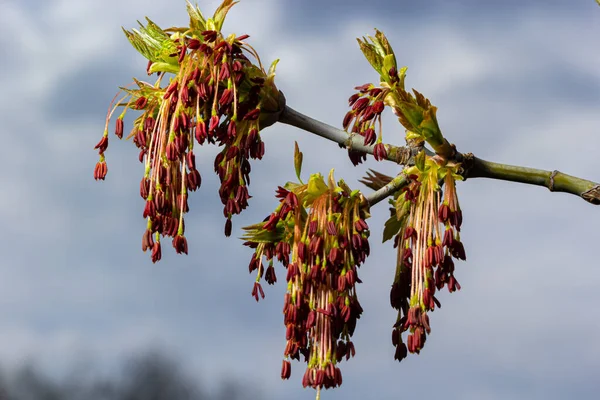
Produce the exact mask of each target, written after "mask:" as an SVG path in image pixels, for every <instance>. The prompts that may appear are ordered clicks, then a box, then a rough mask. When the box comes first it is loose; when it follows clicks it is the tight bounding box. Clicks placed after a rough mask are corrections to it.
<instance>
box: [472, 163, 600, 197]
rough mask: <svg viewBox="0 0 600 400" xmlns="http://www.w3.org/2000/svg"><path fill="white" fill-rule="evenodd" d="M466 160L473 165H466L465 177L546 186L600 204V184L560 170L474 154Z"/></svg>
mask: <svg viewBox="0 0 600 400" xmlns="http://www.w3.org/2000/svg"><path fill="white" fill-rule="evenodd" d="M464 157H465V160H469V158H471V162H472V164H471V165H467V166H466V171H465V178H490V179H498V180H503V181H510V182H520V183H526V184H529V185H536V186H544V187H547V188H548V189H549V190H550V191H551V192H564V193H570V194H574V195H575V196H578V197H581V198H582V199H584V200H585V201H587V202H589V203H591V204H595V205H599V204H600V184H598V183H596V182H592V181H588V180H586V179H582V178H577V177H575V176H571V175H567V174H564V173H562V172H559V171H545V170H542V169H536V168H528V167H518V166H514V165H507V164H499V163H495V162H491V161H485V160H482V159H480V158H477V157H474V156H472V155H464Z"/></svg>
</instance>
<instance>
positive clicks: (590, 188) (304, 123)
mask: <svg viewBox="0 0 600 400" xmlns="http://www.w3.org/2000/svg"><path fill="white" fill-rule="evenodd" d="M278 121H279V122H282V123H284V124H288V125H292V126H295V127H297V128H300V129H303V130H305V131H308V132H311V133H314V134H315V135H318V136H321V137H323V138H325V139H328V140H331V141H333V142H336V143H338V144H339V145H341V146H343V147H345V148H348V149H353V150H357V151H362V152H365V153H368V154H373V146H365V144H364V140H363V137H362V136H360V135H352V136H350V135H348V133H347V132H346V131H343V130H341V129H338V128H335V127H333V126H331V125H328V124H326V123H323V122H321V121H317V120H316V119H313V118H311V117H309V116H306V115H304V114H302V113H299V112H298V111H296V110H294V109H292V108H290V107H288V106H284V108H283V110H282V112H281V114H280V115H279V120H278ZM385 148H386V150H387V153H388V160H390V161H393V162H396V163H398V164H402V165H406V164H408V162H409V160H410V158H411V156H413V155H414V154H412V150H413V149H411V148H409V147H401V146H393V145H389V144H386V145H385ZM453 161H460V162H462V163H463V168H464V171H463V174H462V175H463V176H464V177H465V178H489V179H498V180H503V181H510V182H520V183H526V184H529V185H536V186H544V187H546V188H548V189H549V190H550V191H551V192H564V193H570V194H573V195H576V196H578V197H581V198H582V199H584V200H586V201H587V202H589V203H591V204H594V205H600V184H598V183H596V182H592V181H588V180H585V179H582V178H578V177H575V176H571V175H567V174H564V173H562V172H559V171H545V170H541V169H536V168H528V167H519V166H513V165H507V164H499V163H495V162H491V161H485V160H482V159H480V158H477V157H475V156H473V155H472V154H462V153H460V152H458V151H456V152H455V154H454V160H453ZM404 185H406V178H405V177H404V175H403V174H401V175H398V176H397V177H396V178H394V179H393V180H392V181H391V182H390V183H388V184H387V185H385V186H384V187H382V188H381V189H379V190H377V191H375V192H373V193H371V194H370V195H368V196H367V197H366V199H367V201H368V202H369V204H370V205H371V206H373V205H375V204H377V203H378V202H380V201H381V200H383V199H384V198H386V197H387V196H389V195H391V194H393V193H394V192H396V191H397V190H400V189H401V188H402V187H404Z"/></svg>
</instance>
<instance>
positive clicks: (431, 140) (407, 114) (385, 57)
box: [342, 30, 449, 166]
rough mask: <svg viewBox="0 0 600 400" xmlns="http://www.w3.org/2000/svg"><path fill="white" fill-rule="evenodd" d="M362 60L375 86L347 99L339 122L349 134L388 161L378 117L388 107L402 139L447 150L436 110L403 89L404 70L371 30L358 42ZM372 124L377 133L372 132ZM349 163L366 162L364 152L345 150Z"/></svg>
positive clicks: (380, 36)
mask: <svg viewBox="0 0 600 400" xmlns="http://www.w3.org/2000/svg"><path fill="white" fill-rule="evenodd" d="M358 44H359V46H360V49H361V50H362V52H363V54H364V56H365V58H366V59H367V60H368V61H369V63H370V64H371V66H372V67H373V68H374V69H375V71H376V72H377V73H378V74H379V77H380V82H379V85H375V84H372V83H366V84H364V85H362V86H358V87H356V88H355V90H357V92H356V93H354V94H353V95H352V96H350V98H349V99H348V105H349V106H350V110H349V111H348V112H347V113H346V115H345V116H344V120H343V122H342V125H343V128H344V130H346V131H347V132H348V134H349V135H356V134H358V135H360V136H362V137H363V143H364V145H365V146H369V145H373V157H374V158H375V160H377V161H380V160H385V159H387V158H388V149H386V146H385V144H384V143H383V137H382V124H381V114H382V113H383V111H384V109H385V108H386V107H390V108H391V109H392V111H393V112H394V114H395V115H396V116H397V117H398V121H399V122H400V123H401V124H402V126H404V128H405V129H406V140H407V141H413V142H416V143H419V144H422V143H424V142H427V143H428V144H429V145H431V146H432V148H433V149H434V150H435V151H436V152H437V151H438V150H444V151H446V150H447V146H449V144H448V142H447V141H446V140H445V139H444V137H443V135H442V133H441V131H440V128H439V126H438V122H437V118H436V111H437V108H436V107H434V106H432V105H431V102H430V101H429V100H428V99H426V98H425V96H423V95H422V94H421V93H419V92H418V91H416V90H415V89H413V90H412V93H410V92H408V91H407V90H406V89H405V85H404V81H405V78H406V71H407V68H406V67H402V68H400V69H398V65H397V62H396V56H395V54H394V50H393V49H392V47H391V45H390V43H389V41H388V40H387V38H386V37H385V35H384V34H383V33H382V32H380V31H378V30H375V36H374V37H371V36H368V39H366V38H363V39H358ZM376 124H377V125H378V126H377V128H378V131H377V133H376V132H375V127H376ZM348 156H349V157H350V161H351V162H352V164H354V165H355V166H356V165H358V164H360V163H362V162H363V161H365V160H366V158H367V155H366V153H364V152H362V151H358V150H354V149H352V148H349V149H348Z"/></svg>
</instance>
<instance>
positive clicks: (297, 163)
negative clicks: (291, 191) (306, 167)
mask: <svg viewBox="0 0 600 400" xmlns="http://www.w3.org/2000/svg"><path fill="white" fill-rule="evenodd" d="M302 157H303V155H302V152H301V151H300V148H299V147H298V142H294V168H295V169H296V176H297V177H298V181H299V182H300V183H304V182H302V178H301V177H300V174H301V173H302Z"/></svg>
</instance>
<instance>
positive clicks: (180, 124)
mask: <svg viewBox="0 0 600 400" xmlns="http://www.w3.org/2000/svg"><path fill="white" fill-rule="evenodd" d="M234 4H235V2H234V1H231V0H225V1H223V3H222V4H221V6H220V7H219V8H218V9H217V10H216V12H215V14H214V16H213V18H209V19H205V18H204V17H203V15H202V13H201V12H200V10H199V9H198V8H197V7H194V6H192V5H191V4H190V3H188V13H189V16H190V24H189V27H185V28H171V29H167V30H163V29H161V28H160V27H159V26H158V25H156V24H155V23H154V22H152V21H151V20H149V19H147V24H146V26H144V25H141V24H140V27H139V28H138V29H134V30H132V31H127V30H125V34H126V36H127V38H128V39H129V41H130V42H131V44H132V45H133V46H134V47H135V48H136V50H138V51H139V52H140V53H141V54H142V55H144V57H146V58H147V59H148V60H149V61H148V67H147V73H148V75H153V74H154V73H156V74H158V78H157V80H156V81H155V83H154V84H150V83H146V82H143V81H140V80H137V79H134V85H135V88H131V87H125V88H121V92H119V93H124V94H123V96H122V97H121V98H119V99H118V100H117V98H118V96H119V94H117V96H115V98H114V99H113V102H112V103H111V107H110V108H109V112H108V115H107V118H106V126H105V130H104V135H103V137H102V139H101V140H100V142H99V143H98V144H97V145H96V147H95V148H96V149H97V150H98V152H99V154H100V161H99V162H98V164H97V165H96V168H95V170H94V177H95V179H97V180H99V179H100V180H103V179H104V178H105V176H106V172H107V168H106V162H105V156H104V152H105V151H106V149H107V147H108V126H109V121H110V119H111V118H112V116H113V114H114V113H115V111H116V109H117V108H118V107H123V108H124V109H123V111H122V113H121V114H120V115H119V116H118V118H117V120H116V125H115V135H116V136H117V137H119V138H121V137H122V136H123V129H124V128H123V126H124V122H123V119H124V116H125V114H126V112H127V110H136V111H138V112H140V113H141V115H140V116H139V117H137V119H135V121H134V123H133V129H132V130H131V133H130V134H129V136H128V138H132V139H133V143H134V144H135V145H136V146H137V147H138V148H139V150H140V152H139V160H140V162H142V163H143V164H144V167H145V170H144V176H143V178H142V180H141V182H140V195H141V197H142V198H143V199H144V200H145V201H146V205H145V208H144V212H143V216H144V218H147V221H148V223H147V225H148V228H147V232H148V231H149V232H151V233H152V234H153V235H154V239H153V240H154V242H155V243H158V246H160V240H161V237H164V236H170V237H172V238H173V247H174V248H175V250H176V251H177V253H186V254H187V251H188V246H187V239H186V237H185V227H184V214H185V213H187V212H188V210H189V205H188V194H189V192H193V191H195V190H197V189H198V188H199V187H200V186H201V183H202V178H201V175H200V172H199V171H198V169H197V168H196V154H195V152H194V145H195V143H194V142H196V143H197V144H198V145H204V144H216V145H218V146H220V147H221V148H222V150H221V152H220V153H219V154H218V155H217V157H216V158H215V160H214V169H215V172H216V173H217V175H218V176H219V178H220V181H221V187H220V189H219V195H220V198H221V202H222V203H223V214H224V216H225V218H226V223H225V235H226V236H229V235H230V234H231V229H232V224H231V218H232V216H233V215H236V214H239V213H241V212H242V211H243V210H244V209H245V208H246V207H247V206H248V200H249V198H250V194H249V191H248V185H249V184H250V171H251V167H250V160H251V159H261V158H262V157H263V155H264V151H265V147H264V143H263V142H262V140H261V135H260V130H261V129H262V128H264V127H265V126H267V125H268V124H269V123H270V122H269V120H270V119H272V118H270V115H271V114H272V113H276V112H278V110H279V109H280V106H281V105H280V93H279V91H278V90H277V88H276V86H275V84H274V76H275V66H276V64H277V62H274V63H273V65H272V66H271V68H270V69H269V71H268V72H267V71H265V70H264V69H263V68H262V64H261V62H260V58H259V57H258V54H257V53H256V51H255V50H254V49H253V48H252V47H251V46H250V45H249V44H248V43H247V42H246V39H247V38H248V36H247V35H242V36H237V37H236V36H235V35H233V34H232V35H229V36H227V37H225V36H224V35H223V34H222V32H221V27H222V25H223V21H224V19H225V16H226V15H227V12H228V11H229V9H230V8H231V7H232V6H233V5H234ZM130 86H131V85H130ZM147 232H146V233H144V242H143V246H142V248H143V249H144V250H152V260H153V261H157V260H159V259H160V247H154V245H153V246H148V244H149V239H148V238H147V236H148V233H147Z"/></svg>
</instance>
